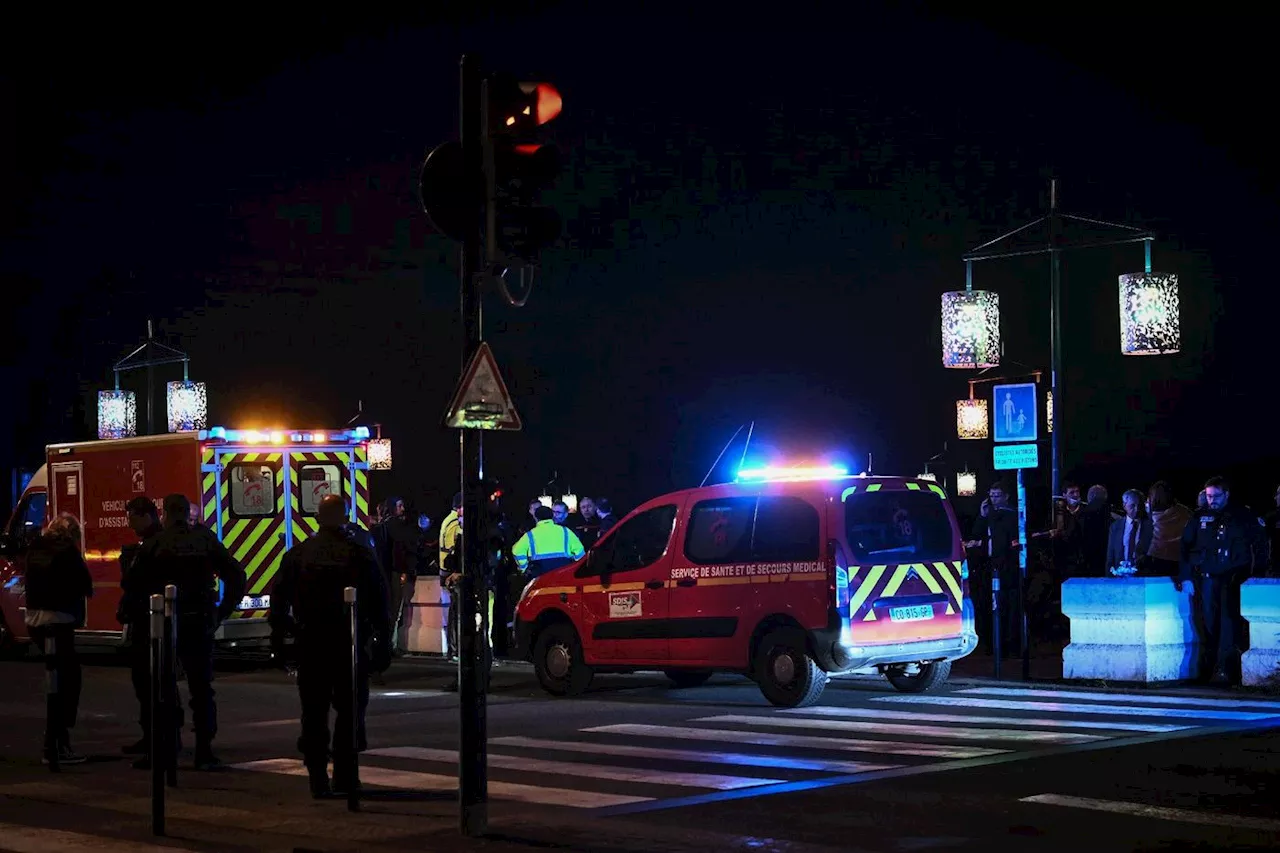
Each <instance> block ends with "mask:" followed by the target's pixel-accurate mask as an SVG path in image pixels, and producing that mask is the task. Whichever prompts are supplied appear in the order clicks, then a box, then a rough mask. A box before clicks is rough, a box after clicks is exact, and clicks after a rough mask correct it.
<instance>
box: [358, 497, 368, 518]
mask: <svg viewBox="0 0 1280 853" xmlns="http://www.w3.org/2000/svg"><path fill="white" fill-rule="evenodd" d="M356 512H357V513H359V514H360V515H365V516H367V515H368V514H369V499H368V498H366V497H365V496H364V495H359V494H358V495H356Z"/></svg>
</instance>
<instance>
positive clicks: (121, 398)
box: [98, 386, 138, 439]
mask: <svg viewBox="0 0 1280 853" xmlns="http://www.w3.org/2000/svg"><path fill="white" fill-rule="evenodd" d="M137 434H138V398H137V397H136V396H135V395H134V393H133V392H132V391H121V390H120V388H119V387H118V386H117V387H116V389H115V390H114V391H99V392H98V438H102V439H113V438H132V437H133V436H135V435H137Z"/></svg>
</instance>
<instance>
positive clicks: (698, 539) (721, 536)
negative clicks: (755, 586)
mask: <svg viewBox="0 0 1280 853" xmlns="http://www.w3.org/2000/svg"><path fill="white" fill-rule="evenodd" d="M755 514H756V499H755V498H717V499H716V500H709V501H699V502H698V503H696V504H694V505H693V511H692V512H690V513H689V532H688V534H686V536H685V539H684V555H685V556H686V557H687V558H689V560H690V561H692V562H694V563H700V564H702V565H711V564H714V563H749V562H751V524H752V522H753V521H754V519H755Z"/></svg>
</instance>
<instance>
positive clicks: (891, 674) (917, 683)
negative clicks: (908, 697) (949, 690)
mask: <svg viewBox="0 0 1280 853" xmlns="http://www.w3.org/2000/svg"><path fill="white" fill-rule="evenodd" d="M950 675H951V661H949V660H939V661H934V662H933V663H922V664H920V672H918V673H916V674H915V675H908V674H906V673H905V672H903V670H902V667H886V668H885V671H884V676H885V678H887V679H889V683H890V684H892V685H893V687H894V689H895V690H897V691H898V692H899V693H928V692H929V691H931V690H936V689H937V688H939V687H941V686H942V685H943V684H945V683H946V681H947V678H948V677H949V676H950Z"/></svg>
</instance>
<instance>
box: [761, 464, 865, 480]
mask: <svg viewBox="0 0 1280 853" xmlns="http://www.w3.org/2000/svg"><path fill="white" fill-rule="evenodd" d="M848 476H849V469H848V468H845V467H844V466H843V465H822V466H813V467H795V468H784V467H782V466H780V465H766V466H765V467H763V468H742V469H740V470H739V471H738V482H740V483H741V482H746V481H752V482H760V483H764V482H770V483H787V482H797V481H802V480H838V479H840V478H842V477H848Z"/></svg>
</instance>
